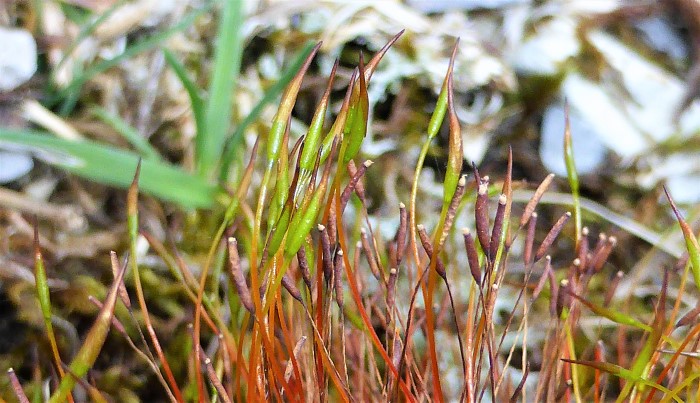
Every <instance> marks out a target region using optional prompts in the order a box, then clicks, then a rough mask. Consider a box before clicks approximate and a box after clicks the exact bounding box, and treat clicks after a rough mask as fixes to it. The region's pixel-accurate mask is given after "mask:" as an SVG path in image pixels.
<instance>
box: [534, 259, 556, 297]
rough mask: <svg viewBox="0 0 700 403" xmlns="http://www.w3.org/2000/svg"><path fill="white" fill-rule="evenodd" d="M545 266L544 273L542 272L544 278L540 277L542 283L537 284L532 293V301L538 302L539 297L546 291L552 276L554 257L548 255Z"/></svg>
mask: <svg viewBox="0 0 700 403" xmlns="http://www.w3.org/2000/svg"><path fill="white" fill-rule="evenodd" d="M545 261H546V263H545V265H544V271H543V272H542V277H540V281H538V282H537V285H536V286H535V289H534V291H532V300H533V301H534V300H536V299H537V297H539V296H540V293H541V292H542V290H543V289H544V284H545V282H546V281H547V279H548V278H550V275H551V274H552V257H551V256H549V255H547V256H546V257H545Z"/></svg>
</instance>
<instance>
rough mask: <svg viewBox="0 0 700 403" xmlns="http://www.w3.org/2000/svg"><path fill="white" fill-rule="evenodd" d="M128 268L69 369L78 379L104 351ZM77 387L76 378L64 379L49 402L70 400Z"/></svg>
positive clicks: (121, 273) (123, 268)
mask: <svg viewBox="0 0 700 403" xmlns="http://www.w3.org/2000/svg"><path fill="white" fill-rule="evenodd" d="M125 271H126V266H124V267H122V268H121V270H119V273H118V274H117V277H116V278H115V279H114V283H113V284H112V287H111V288H110V290H109V294H108V295H107V298H106V299H105V301H104V306H103V307H102V309H100V313H99V314H98V315H97V319H96V320H95V324H94V325H92V327H91V328H90V331H89V332H88V334H87V337H86V338H85V342H84V343H83V345H82V346H81V347H80V350H78V353H77V354H76V355H75V358H73V361H72V362H71V364H70V366H69V368H70V371H71V373H73V374H75V376H76V378H82V377H83V376H85V374H86V373H87V371H88V370H89V369H90V368H91V367H92V365H93V364H94V363H95V360H96V359H97V356H98V354H99V353H100V351H101V350H102V345H103V344H104V342H105V339H106V338H107V333H108V332H109V328H110V327H111V325H112V314H113V313H114V307H115V305H116V303H117V297H118V291H119V284H121V282H122V280H123V279H124V272H125ZM74 386H75V378H73V377H72V376H66V377H63V379H62V380H61V383H60V384H59V386H58V389H57V390H56V391H55V392H54V394H53V395H52V396H51V399H50V400H49V403H59V402H64V401H66V399H67V398H68V395H69V394H70V392H71V390H73V387H74Z"/></svg>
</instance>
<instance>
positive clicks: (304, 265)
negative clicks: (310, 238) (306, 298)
mask: <svg viewBox="0 0 700 403" xmlns="http://www.w3.org/2000/svg"><path fill="white" fill-rule="evenodd" d="M297 261H298V262H299V271H301V278H302V279H304V284H306V288H307V289H308V290H309V291H311V271H310V270H309V261H308V260H307V259H306V249H304V247H303V246H302V247H301V248H299V251H298V252H297Z"/></svg>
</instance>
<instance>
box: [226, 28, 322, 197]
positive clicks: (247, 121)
mask: <svg viewBox="0 0 700 403" xmlns="http://www.w3.org/2000/svg"><path fill="white" fill-rule="evenodd" d="M314 45H315V43H314V42H311V41H309V42H307V43H306V44H305V45H304V47H303V48H302V49H301V50H300V51H299V52H298V53H297V54H296V55H295V56H294V58H293V60H292V63H290V64H289V66H287V68H286V69H285V70H284V71H283V72H282V75H281V76H280V78H279V80H278V81H277V82H275V83H274V84H273V85H272V86H271V87H270V88H268V89H267V91H265V95H263V97H262V99H261V100H260V101H259V102H258V103H257V104H256V105H255V106H254V107H253V109H252V110H251V111H250V113H249V114H248V116H246V117H245V118H244V119H243V121H242V122H241V123H239V124H238V126H236V129H235V130H234V132H233V134H231V135H230V136H229V137H228V139H227V140H226V145H225V148H224V154H223V157H222V159H221V171H220V173H219V180H220V182H221V183H226V182H227V181H228V171H229V168H230V167H231V163H232V162H233V159H234V158H235V157H236V153H237V152H238V146H239V145H240V144H241V142H242V141H243V133H244V132H245V130H246V129H247V128H248V126H250V125H251V124H252V123H253V122H255V121H256V120H257V119H258V117H259V116H260V114H261V113H262V111H263V109H264V108H265V106H267V105H268V104H269V103H270V102H272V101H274V100H275V99H277V97H278V96H279V95H280V94H281V93H282V91H283V90H284V89H285V87H286V86H287V85H288V84H289V82H290V81H292V79H293V78H294V76H295V75H296V73H297V71H299V69H300V68H301V66H302V65H303V64H304V61H305V60H306V58H307V57H309V54H310V53H311V50H312V49H313V47H314Z"/></svg>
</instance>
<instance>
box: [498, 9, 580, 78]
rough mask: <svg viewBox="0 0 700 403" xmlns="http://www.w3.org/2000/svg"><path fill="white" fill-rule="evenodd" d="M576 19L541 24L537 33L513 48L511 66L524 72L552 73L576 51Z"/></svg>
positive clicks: (562, 19)
mask: <svg viewBox="0 0 700 403" xmlns="http://www.w3.org/2000/svg"><path fill="white" fill-rule="evenodd" d="M580 47H581V45H580V43H579V40H578V38H577V37H576V21H574V19H572V18H567V17H562V18H556V19H553V20H551V21H550V22H548V23H543V24H541V25H539V26H538V27H537V32H536V33H535V34H534V35H533V36H531V37H530V38H527V39H526V40H525V41H524V42H522V44H520V46H519V47H518V48H517V49H515V52H514V53H513V55H512V56H511V63H512V65H513V67H514V68H515V69H516V70H517V71H520V72H522V73H525V74H536V75H554V74H556V73H557V72H558V71H559V67H560V65H561V64H562V63H563V62H564V61H566V59H568V58H569V57H571V56H574V55H576V54H577V53H578V52H579V49H580Z"/></svg>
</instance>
